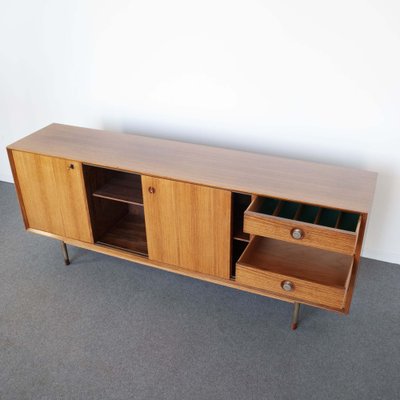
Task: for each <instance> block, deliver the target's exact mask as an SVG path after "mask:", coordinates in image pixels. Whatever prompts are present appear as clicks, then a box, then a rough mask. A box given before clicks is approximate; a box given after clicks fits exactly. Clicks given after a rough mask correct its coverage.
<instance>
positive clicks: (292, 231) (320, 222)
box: [243, 196, 361, 254]
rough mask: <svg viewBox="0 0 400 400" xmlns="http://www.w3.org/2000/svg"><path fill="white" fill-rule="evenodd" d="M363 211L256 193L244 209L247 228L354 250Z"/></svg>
mask: <svg viewBox="0 0 400 400" xmlns="http://www.w3.org/2000/svg"><path fill="white" fill-rule="evenodd" d="M360 221H361V217H360V214H356V213H351V212H346V211H340V210H334V209H330V208H322V207H318V206H313V205H308V204H301V203H295V202H290V201H284V200H278V199H274V198H269V197H260V196H258V197H256V198H255V199H254V201H253V202H252V203H251V204H250V206H249V207H248V208H247V210H246V211H245V213H244V228H243V230H244V232H246V233H250V234H253V235H259V236H265V237H270V238H275V239H280V240H285V241H287V242H292V243H299V244H302V245H305V246H312V247H317V248H320V249H326V250H332V251H337V252H340V253H345V254H354V251H355V246H356V243H357V238H358V232H359V228H360Z"/></svg>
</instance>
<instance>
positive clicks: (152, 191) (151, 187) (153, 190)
mask: <svg viewBox="0 0 400 400" xmlns="http://www.w3.org/2000/svg"><path fill="white" fill-rule="evenodd" d="M155 192H156V189H154V188H153V186H150V187H149V193H151V194H153V193H155Z"/></svg>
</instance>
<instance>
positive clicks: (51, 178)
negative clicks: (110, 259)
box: [8, 124, 376, 326]
mask: <svg viewBox="0 0 400 400" xmlns="http://www.w3.org/2000/svg"><path fill="white" fill-rule="evenodd" d="M8 153H9V158H10V163H11V167H12V171H13V175H14V180H15V184H16V189H17V193H18V197H19V200H20V204H21V210H22V214H23V217H24V221H25V226H26V228H27V229H28V230H30V231H32V232H35V233H41V234H44V235H46V236H50V237H54V238H56V239H59V240H61V241H62V243H63V249H64V257H65V259H66V262H67V261H68V257H67V253H66V250H65V243H69V244H72V245H75V246H80V247H83V248H86V249H89V250H93V251H97V252H100V253H103V254H108V255H111V256H114V257H119V258H123V259H126V260H130V261H134V262H139V263H142V264H145V265H149V266H152V267H156V268H159V269H162V270H166V271H171V272H175V273H179V274H182V275H187V276H190V277H193V278H197V279H202V280H205V281H208V282H213V283H216V284H219V285H224V286H228V287H232V288H235V289H240V290H244V291H248V292H252V293H257V294H259V295H262V296H267V297H272V298H276V299H280V300H283V301H287V302H291V303H294V304H295V307H294V310H295V312H294V316H296V318H297V315H298V304H299V303H303V304H307V305H310V306H315V307H320V308H324V309H327V310H333V311H336V312H339V313H343V314H347V313H348V312H349V310H350V305H351V300H352V296H353V292H354V287H355V282H356V278H357V273H358V265H359V261H360V256H361V247H362V243H363V238H364V233H365V228H366V222H367V218H368V215H369V212H370V209H371V204H372V199H373V194H374V189H375V182H376V174H375V173H373V172H368V171H360V170H356V169H348V168H343V167H336V166H332V165H325V164H316V163H311V162H306V161H299V160H288V159H285V158H279V157H271V156H267V155H261V154H252V153H246V152H240V151H234V150H228V149H218V148H213V147H208V146H201V145H194V144H188V143H181V142H175V141H171V140H162V139H156V138H151V137H145V136H140V135H124V134H118V133H110V132H104V131H98V130H92V129H85V128H78V127H71V126H66V125H60V124H52V125H50V126H48V127H45V128H43V129H41V130H40V131H38V132H36V133H34V134H32V135H29V136H27V137H26V138H23V139H21V140H20V141H18V142H16V143H14V144H12V145H10V146H8ZM69 160H75V161H69ZM295 325H296V324H293V326H295Z"/></svg>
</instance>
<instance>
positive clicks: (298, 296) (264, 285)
mask: <svg viewBox="0 0 400 400" xmlns="http://www.w3.org/2000/svg"><path fill="white" fill-rule="evenodd" d="M236 282H238V283H240V284H243V285H246V286H250V287H253V288H257V289H262V290H267V291H269V292H272V293H275V294H277V295H280V296H282V297H286V298H288V299H291V300H298V301H299V302H304V303H313V304H317V305H322V306H327V307H331V308H335V309H342V308H343V304H344V300H345V296H346V289H345V288H338V287H332V286H325V285H321V284H318V283H313V282H310V281H304V280H302V279H297V278H292V277H288V276H285V275H281V274H276V273H273V272H269V271H264V270H260V269H257V268H251V267H248V266H245V265H240V264H236ZM284 282H286V284H285V285H284ZM283 286H285V287H286V289H290V290H289V291H287V290H284V289H283Z"/></svg>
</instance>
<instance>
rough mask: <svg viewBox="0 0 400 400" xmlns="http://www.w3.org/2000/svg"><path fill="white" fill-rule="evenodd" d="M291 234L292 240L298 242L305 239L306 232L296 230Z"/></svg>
mask: <svg viewBox="0 0 400 400" xmlns="http://www.w3.org/2000/svg"><path fill="white" fill-rule="evenodd" d="M290 233H291V235H292V238H293V239H296V240H300V239H303V237H304V232H303V231H302V230H301V229H300V228H294V229H292V232H290Z"/></svg>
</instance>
